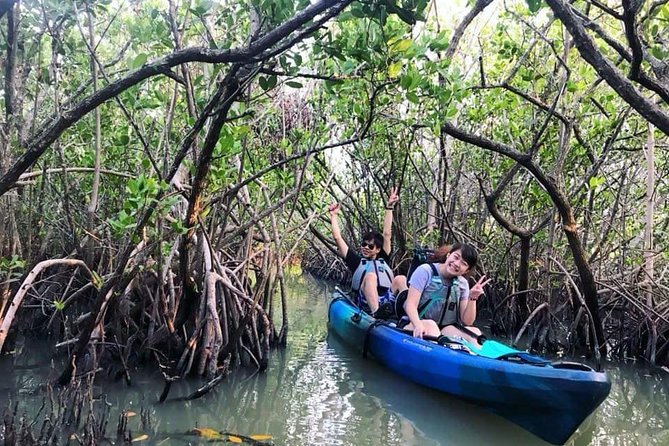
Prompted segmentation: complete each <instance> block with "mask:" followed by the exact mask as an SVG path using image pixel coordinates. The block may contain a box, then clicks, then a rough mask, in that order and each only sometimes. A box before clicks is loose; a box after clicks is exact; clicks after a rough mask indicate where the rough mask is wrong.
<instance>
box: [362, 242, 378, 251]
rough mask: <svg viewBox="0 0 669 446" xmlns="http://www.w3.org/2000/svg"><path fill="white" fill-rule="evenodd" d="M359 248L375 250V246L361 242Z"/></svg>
mask: <svg viewBox="0 0 669 446" xmlns="http://www.w3.org/2000/svg"><path fill="white" fill-rule="evenodd" d="M360 247H361V248H367V249H376V245H375V244H374V243H366V242H362V243H361V244H360Z"/></svg>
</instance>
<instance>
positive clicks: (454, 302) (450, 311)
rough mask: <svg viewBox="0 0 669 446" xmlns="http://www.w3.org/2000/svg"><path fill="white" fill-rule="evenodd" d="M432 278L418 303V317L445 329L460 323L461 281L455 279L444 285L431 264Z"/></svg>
mask: <svg viewBox="0 0 669 446" xmlns="http://www.w3.org/2000/svg"><path fill="white" fill-rule="evenodd" d="M429 265H430V267H431V268H432V278H431V279H430V283H428V284H427V286H426V287H425V289H424V290H423V293H422V294H421V295H420V301H418V316H419V317H420V318H421V319H432V320H433V321H435V322H436V323H437V325H439V327H443V326H445V325H451V324H455V323H458V322H459V321H460V279H459V278H458V277H454V278H452V279H450V280H448V283H444V281H443V280H442V278H441V276H440V275H439V272H438V271H437V268H436V267H435V266H434V264H432V263H430V264H429Z"/></svg>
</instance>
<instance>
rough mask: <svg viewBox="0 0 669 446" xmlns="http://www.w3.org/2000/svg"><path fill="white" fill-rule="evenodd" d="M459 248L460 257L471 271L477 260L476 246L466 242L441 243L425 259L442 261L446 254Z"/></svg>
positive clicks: (436, 261) (434, 261) (435, 261)
mask: <svg viewBox="0 0 669 446" xmlns="http://www.w3.org/2000/svg"><path fill="white" fill-rule="evenodd" d="M458 249H459V250H460V252H461V253H462V259H463V260H464V261H465V262H467V264H468V265H469V271H473V270H474V268H476V263H477V262H478V259H479V255H478V253H477V252H476V248H474V247H473V246H472V245H470V244H468V243H455V244H454V245H441V246H440V247H438V248H437V249H435V250H434V252H433V253H432V255H431V256H430V257H429V258H428V259H427V260H428V262H433V263H442V262H445V261H446V258H447V257H448V255H449V254H450V253H452V252H455V251H457V250H458Z"/></svg>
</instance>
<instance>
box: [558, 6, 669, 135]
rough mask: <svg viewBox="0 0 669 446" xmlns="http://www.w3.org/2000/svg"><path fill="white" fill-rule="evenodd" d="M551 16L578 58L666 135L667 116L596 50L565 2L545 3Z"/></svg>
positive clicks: (668, 124) (668, 115) (667, 130)
mask: <svg viewBox="0 0 669 446" xmlns="http://www.w3.org/2000/svg"><path fill="white" fill-rule="evenodd" d="M546 3H547V4H548V6H550V8H551V9H552V10H553V13H555V15H556V16H557V17H558V18H559V19H560V21H561V22H562V23H563V24H564V26H565V27H566V28H567V30H568V31H569V33H570V34H571V35H572V37H573V38H574V43H575V44H576V48H578V52H579V53H580V54H581V57H583V59H585V61H586V62H588V64H590V65H591V66H592V67H593V68H594V69H595V71H597V73H598V74H599V75H600V76H601V77H602V78H603V79H604V80H605V81H606V83H607V84H609V86H610V87H611V88H612V89H613V90H614V91H615V92H616V93H618V95H619V96H620V97H621V98H622V99H623V100H624V101H625V102H627V103H628V104H630V105H631V106H632V107H633V108H634V109H635V110H636V111H637V112H638V113H639V114H640V115H641V116H643V117H644V118H646V119H647V120H648V121H650V122H651V123H652V124H654V125H655V126H656V127H657V128H658V129H660V130H661V131H662V132H664V133H665V134H666V135H669V114H667V113H666V112H664V111H663V110H662V109H661V108H660V107H658V106H657V105H655V103H654V102H653V101H651V100H649V99H648V98H646V97H645V96H643V95H642V94H641V93H640V92H639V91H638V90H637V89H636V88H635V87H634V85H633V84H632V82H630V80H629V79H627V78H626V77H625V76H624V75H623V73H622V72H621V71H620V70H619V69H618V68H617V67H616V66H615V65H613V64H612V63H611V62H609V61H608V60H607V59H606V58H605V57H604V56H603V54H602V53H601V52H600V51H599V50H598V49H597V47H596V46H595V43H594V41H593V40H592V38H590V36H589V35H588V34H587V33H586V31H585V28H584V27H583V25H582V24H581V22H580V21H579V19H578V18H577V17H576V15H575V14H574V12H573V11H572V10H571V8H570V7H569V5H567V3H565V2H564V0H546Z"/></svg>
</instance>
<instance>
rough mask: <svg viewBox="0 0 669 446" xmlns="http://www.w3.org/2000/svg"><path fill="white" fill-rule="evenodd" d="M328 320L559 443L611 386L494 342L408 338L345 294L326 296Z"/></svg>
mask: <svg viewBox="0 0 669 446" xmlns="http://www.w3.org/2000/svg"><path fill="white" fill-rule="evenodd" d="M329 327H330V330H332V331H333V332H334V333H335V334H336V335H338V336H339V337H340V338H341V339H342V340H343V341H344V342H345V343H347V344H349V345H351V346H353V347H357V348H359V349H361V350H363V351H364V353H365V355H369V356H371V357H373V358H374V359H375V360H376V361H378V362H380V363H381V364H383V365H384V366H385V367H387V368H389V369H390V370H392V371H393V372H395V373H397V374H399V375H400V376H402V377H404V378H405V379H408V380H409V381H413V382H415V383H417V384H420V385H423V386H426V387H429V388H432V389H435V390H439V391H441V392H445V393H448V394H450V395H454V396H457V397H460V398H463V399H465V400H467V401H470V402H473V403H475V404H478V405H480V406H482V407H483V408H485V409H486V410H489V411H491V412H493V413H496V414H498V415H500V416H502V417H504V418H506V419H508V420H510V421H512V422H514V423H516V424H518V425H519V426H521V427H523V428H524V429H526V430H528V431H530V432H532V433H533V434H535V435H536V436H538V437H540V438H542V439H544V440H545V441H548V442H549V443H552V444H564V443H565V442H566V441H567V440H568V439H569V437H571V435H572V434H573V433H574V432H575V431H576V429H577V428H578V427H579V426H580V425H581V423H582V422H583V421H584V420H585V419H586V418H587V417H588V415H590V414H591V413H592V412H593V411H594V410H595V409H596V408H597V407H598V406H599V405H600V404H601V403H602V401H604V399H606V397H607V395H608V394H609V390H610V389H611V382H610V381H609V378H608V376H607V375H606V374H605V373H603V372H596V371H594V370H593V369H592V368H590V367H588V366H587V365H584V364H577V363H550V362H549V361H546V360H541V358H537V357H535V356H530V355H527V354H523V353H524V352H518V353H519V354H518V355H514V354H512V352H513V351H514V350H513V349H511V348H510V347H506V346H504V345H503V344H499V343H496V342H495V341H486V342H484V343H483V346H484V347H485V346H486V344H487V343H488V342H490V343H491V344H490V345H492V346H495V345H499V346H502V347H503V349H504V348H505V349H507V350H508V351H505V352H504V354H503V355H500V356H501V357H502V358H503V359H493V358H490V357H486V356H481V355H477V354H472V353H470V351H469V350H465V349H464V348H463V346H462V345H460V344H448V345H440V344H438V343H436V342H432V341H427V340H423V339H418V338H414V337H412V336H411V335H410V334H407V333H406V332H403V331H402V330H398V329H396V328H394V327H392V326H390V325H388V324H384V323H381V324H379V323H378V321H376V320H375V319H374V318H372V317H371V316H369V315H368V314H366V313H363V312H361V311H360V310H359V309H358V308H356V307H355V306H354V305H353V304H352V303H350V302H349V301H348V300H347V299H344V298H335V299H334V300H333V301H332V302H331V303H330V309H329ZM516 352H517V350H516Z"/></svg>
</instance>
